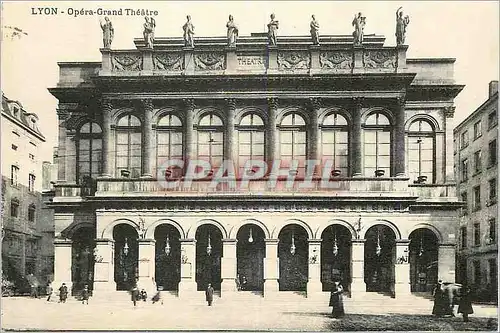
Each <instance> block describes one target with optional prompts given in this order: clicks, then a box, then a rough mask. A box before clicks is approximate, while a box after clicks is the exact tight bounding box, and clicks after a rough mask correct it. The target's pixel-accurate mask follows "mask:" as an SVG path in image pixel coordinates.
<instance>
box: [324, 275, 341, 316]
mask: <svg viewBox="0 0 500 333" xmlns="http://www.w3.org/2000/svg"><path fill="white" fill-rule="evenodd" d="M343 292H344V288H342V285H341V284H340V282H339V281H335V283H334V285H333V289H332V291H331V293H330V303H329V304H328V305H329V306H331V307H332V317H333V318H341V317H343V316H344V314H345V312H344V301H343V299H342V293H343Z"/></svg>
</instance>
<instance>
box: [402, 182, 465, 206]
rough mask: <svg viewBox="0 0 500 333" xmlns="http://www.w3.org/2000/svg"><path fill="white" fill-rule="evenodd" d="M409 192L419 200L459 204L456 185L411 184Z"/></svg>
mask: <svg viewBox="0 0 500 333" xmlns="http://www.w3.org/2000/svg"><path fill="white" fill-rule="evenodd" d="M408 191H409V193H410V195H411V196H415V197H418V198H419V200H425V201H447V202H458V198H457V187H456V184H409V185H408Z"/></svg>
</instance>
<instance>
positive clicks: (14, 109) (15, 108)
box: [12, 106, 19, 118]
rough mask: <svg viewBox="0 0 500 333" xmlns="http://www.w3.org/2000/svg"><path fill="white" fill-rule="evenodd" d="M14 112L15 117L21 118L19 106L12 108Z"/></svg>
mask: <svg viewBox="0 0 500 333" xmlns="http://www.w3.org/2000/svg"><path fill="white" fill-rule="evenodd" d="M12 111H13V113H14V117H16V118H19V108H18V107H17V106H14V107H13V108H12Z"/></svg>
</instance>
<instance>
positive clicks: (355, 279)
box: [351, 239, 366, 297]
mask: <svg viewBox="0 0 500 333" xmlns="http://www.w3.org/2000/svg"><path fill="white" fill-rule="evenodd" d="M365 241H366V240H365V239H353V240H352V266H351V274H352V282H351V295H352V297H360V296H362V295H364V294H365V292H366V285H365V281H364V275H365V272H364V270H365V266H364V264H365Z"/></svg>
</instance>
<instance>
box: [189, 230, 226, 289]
mask: <svg viewBox="0 0 500 333" xmlns="http://www.w3.org/2000/svg"><path fill="white" fill-rule="evenodd" d="M195 237H196V283H197V285H198V290H199V291H202V290H206V289H207V285H208V284H209V283H211V284H212V287H213V288H214V289H215V290H220V286H221V257H222V233H221V231H220V230H219V229H218V228H217V227H216V226H214V225H211V224H203V225H201V226H199V227H198V229H197V230H196V236H195Z"/></svg>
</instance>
